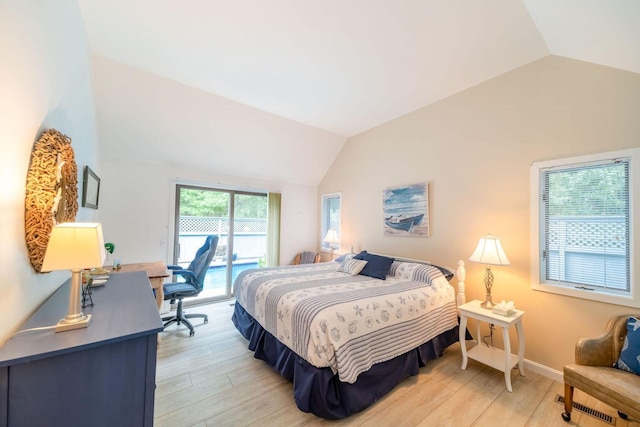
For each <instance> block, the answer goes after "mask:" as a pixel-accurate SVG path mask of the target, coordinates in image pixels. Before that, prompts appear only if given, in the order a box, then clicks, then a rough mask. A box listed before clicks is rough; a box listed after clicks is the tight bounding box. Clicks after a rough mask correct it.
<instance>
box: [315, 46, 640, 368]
mask: <svg viewBox="0 0 640 427" xmlns="http://www.w3.org/2000/svg"><path fill="white" fill-rule="evenodd" d="M639 117H640V75H638V74H634V73H630V72H625V71H620V70H615V69H612V68H607V67H603V66H598V65H593V64H588V63H584V62H580V61H574V60H569V59H564V58H560V57H553V56H551V57H547V58H544V59H542V60H539V61H536V62H533V63H531V64H529V65H526V66H524V67H521V68H518V69H516V70H514V71H511V72H509V73H506V74H504V75H502V76H499V77H497V78H495V79H492V80H490V81H488V82H485V83H482V84H479V85H477V86H475V87H473V88H471V89H468V90H465V91H463V92H461V93H459V94H456V95H454V96H451V97H449V98H447V99H444V100H442V101H440V102H437V103H435V104H433V105H430V106H428V107H425V108H422V109H420V110H418V111H415V112H413V113H411V114H408V115H406V116H404V117H401V118H399V119H397V120H393V121H391V122H389V123H386V124H384V125H382V126H379V127H377V128H374V129H371V130H369V131H367V132H364V133H362V134H360V135H357V136H355V137H353V138H351V139H350V140H349V141H348V142H347V144H346V145H345V147H344V149H343V151H342V152H341V154H340V155H339V156H338V158H337V159H336V161H335V162H334V164H333V166H332V167H331V169H330V170H329V172H328V173H327V176H326V177H325V178H324V180H323V181H322V183H321V184H320V186H319V193H327V192H332V191H341V192H342V203H343V205H342V206H343V216H342V221H343V223H342V231H343V233H342V234H343V241H342V245H343V247H348V246H349V245H353V246H355V247H356V249H367V250H370V251H373V252H382V253H388V254H397V255H402V256H407V257H412V258H420V259H427V260H431V261H432V262H435V263H441V264H446V265H451V266H455V263H456V261H457V260H458V259H463V260H465V262H466V264H467V267H468V273H467V286H466V288H467V296H468V299H473V298H476V299H484V293H485V291H484V286H483V284H482V275H483V266H482V265H478V264H476V263H472V262H468V261H467V259H468V258H469V256H470V255H471V253H472V252H473V250H474V249H475V247H476V245H477V243H478V239H479V238H480V237H481V236H483V235H485V234H487V233H491V234H494V235H496V236H498V237H500V238H501V241H502V245H503V247H504V250H505V252H506V253H507V256H508V257H509V260H510V261H511V266H510V267H495V268H493V269H492V270H493V273H494V276H495V282H494V288H493V292H492V294H493V298H494V301H495V300H497V301H500V300H502V299H505V300H514V301H515V303H516V305H517V307H518V308H520V309H523V310H525V311H526V314H525V317H524V320H523V324H524V328H525V334H526V340H527V341H526V357H527V358H528V359H530V360H533V361H535V362H537V363H540V364H542V365H545V366H549V367H552V368H554V369H561V368H562V366H563V365H564V364H566V363H570V362H572V361H573V351H574V345H575V342H576V341H577V339H578V338H580V337H583V336H595V335H598V334H599V333H600V331H601V330H602V328H603V327H604V325H605V323H606V320H607V319H608V317H609V316H611V315H614V314H621V313H628V312H630V311H633V310H632V309H630V308H628V307H622V306H614V305H610V304H605V303H600V302H595V301H586V300H582V299H576V298H570V297H565V296H560V295H555V294H548V293H544V292H538V291H532V290H531V287H530V283H529V277H530V274H529V272H530V261H529V249H530V245H529V242H530V238H529V224H530V220H529V218H530V215H529V185H530V182H529V170H530V165H531V163H532V162H534V161H539V160H546V159H552V158H562V157H568V156H575V155H581V154H589V153H596V152H604V151H613V150H618V149H624V148H631V147H639V146H640V139H639V137H638V136H639V135H640V120H638V118H639ZM417 182H428V183H429V185H430V191H429V199H430V213H431V231H432V233H431V236H430V237H428V238H417V237H388V236H384V234H383V228H382V226H383V225H382V190H383V189H384V188H387V187H392V186H399V185H405V184H413V183H417ZM638 221H640V218H635V222H636V223H638ZM638 268H640V265H638V266H637V267H636V269H638ZM637 277H638V271H636V282H637ZM635 286H636V289H637V288H638V286H639V285H638V284H637V283H635ZM635 311H637V309H636V310H635ZM514 340H515V337H514ZM497 342H501V340H500V339H499V337H498V340H497ZM514 342H515V341H514Z"/></svg>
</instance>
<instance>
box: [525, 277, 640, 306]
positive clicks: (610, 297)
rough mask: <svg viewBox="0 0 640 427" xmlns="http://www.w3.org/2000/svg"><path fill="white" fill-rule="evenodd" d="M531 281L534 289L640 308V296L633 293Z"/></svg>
mask: <svg viewBox="0 0 640 427" xmlns="http://www.w3.org/2000/svg"><path fill="white" fill-rule="evenodd" d="M536 282H537V281H532V283H531V289H533V290H534V291H542V292H548V293H552V294H557V295H565V296H568V297H573V298H580V299H586V300H591V301H598V302H604V303H608V304H614V305H621V306H625V307H633V308H640V297H639V296H637V295H636V296H635V297H634V296H633V295H629V294H628V295H615V294H611V293H606V292H602V291H599V290H593V291H588V290H584V289H576V288H573V287H569V286H562V285H545V284H543V283H536Z"/></svg>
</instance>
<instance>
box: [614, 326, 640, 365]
mask: <svg viewBox="0 0 640 427" xmlns="http://www.w3.org/2000/svg"><path fill="white" fill-rule="evenodd" d="M613 367H614V368H618V369H622V370H623V371H628V372H633V373H634V374H637V375H640V320H638V319H637V318H635V317H632V316H629V319H628V320H627V337H626V338H625V339H624V344H623V346H622V350H621V351H620V358H619V359H618V361H617V362H616V363H614V364H613Z"/></svg>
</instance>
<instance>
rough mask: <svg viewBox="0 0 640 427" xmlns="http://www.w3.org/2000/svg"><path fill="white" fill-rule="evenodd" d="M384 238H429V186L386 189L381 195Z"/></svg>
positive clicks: (416, 185) (415, 185) (414, 185)
mask: <svg viewBox="0 0 640 427" xmlns="http://www.w3.org/2000/svg"><path fill="white" fill-rule="evenodd" d="M382 209H383V216H384V234H385V236H416V237H429V184H427V183H426V182H425V183H420V184H413V185H405V186H402V187H392V188H387V189H385V190H384V191H383V193H382Z"/></svg>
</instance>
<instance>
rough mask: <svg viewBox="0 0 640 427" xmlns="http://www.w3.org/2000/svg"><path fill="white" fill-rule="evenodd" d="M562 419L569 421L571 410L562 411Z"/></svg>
mask: <svg viewBox="0 0 640 427" xmlns="http://www.w3.org/2000/svg"><path fill="white" fill-rule="evenodd" d="M562 419H563V420H565V421H567V422H568V421H571V412H563V413H562Z"/></svg>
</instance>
